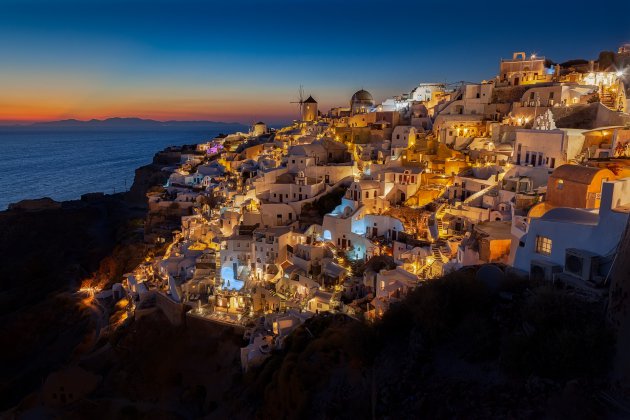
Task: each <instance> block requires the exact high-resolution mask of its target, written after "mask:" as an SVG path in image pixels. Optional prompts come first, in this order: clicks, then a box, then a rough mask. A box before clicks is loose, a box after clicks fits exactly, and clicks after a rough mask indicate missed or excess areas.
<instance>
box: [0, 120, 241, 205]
mask: <svg viewBox="0 0 630 420" xmlns="http://www.w3.org/2000/svg"><path fill="white" fill-rule="evenodd" d="M221 131H222V132H226V131H227V132H229V131H230V129H229V128H227V127H225V128H221V129H220V130H219V129H217V130H214V131H213V130H201V129H196V128H195V129H188V130H187V129H181V130H175V129H168V130H159V129H158V130H152V131H139V130H133V131H123V130H115V131H114V130H96V129H91V130H89V131H87V130H79V129H71V130H68V129H65V130H62V129H46V130H43V129H28V128H3V127H0V210H5V209H6V208H7V206H8V205H9V203H15V202H17V201H20V200H23V199H25V198H41V197H51V198H53V199H55V200H72V199H78V198H80V197H81V194H84V193H87V192H96V191H102V192H105V193H112V192H114V191H115V192H120V191H123V190H125V189H129V187H131V184H132V183H133V177H134V170H135V169H136V168H137V167H139V166H142V165H146V164H148V163H150V162H151V159H152V158H153V155H154V154H155V153H156V152H158V151H159V150H162V149H164V148H165V147H167V146H174V145H182V144H192V143H200V142H203V141H205V140H209V139H211V138H213V137H214V136H216V135H217V134H219V132H221Z"/></svg>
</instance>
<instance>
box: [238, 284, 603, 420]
mask: <svg viewBox="0 0 630 420" xmlns="http://www.w3.org/2000/svg"><path fill="white" fill-rule="evenodd" d="M612 355H613V339H612V334H611V333H610V331H609V330H608V329H607V328H606V324H605V319H604V312H603V308H602V307H601V306H600V305H599V304H592V305H591V304H585V303H584V302H581V301H578V300H576V299H575V298H571V297H569V296H567V295H566V294H564V293H562V292H560V291H556V290H552V289H550V288H548V287H546V286H534V287H532V286H531V285H528V284H527V283H526V282H522V281H517V280H513V281H507V282H506V283H505V284H503V285H502V286H501V290H499V291H497V292H490V291H489V290H488V289H487V288H486V286H485V285H484V284H483V283H481V282H478V281H477V280H475V279H474V275H471V274H470V273H456V274H454V275H451V276H448V277H447V278H444V279H441V280H436V281H433V282H430V283H428V284H426V285H425V286H423V287H420V288H419V289H417V290H416V291H415V292H414V293H413V294H412V295H411V296H409V297H408V298H407V299H405V300H404V301H403V302H401V303H400V304H399V305H397V306H396V307H394V308H392V309H391V310H390V311H389V312H388V313H387V314H386V315H385V317H384V318H383V320H382V321H381V322H379V323H378V324H376V325H374V326H367V325H365V324H362V323H360V322H358V321H355V320H352V319H349V318H346V317H343V316H321V317H317V318H314V319H312V320H310V321H308V322H307V323H306V324H305V325H304V326H303V327H302V328H300V329H299V330H297V331H296V332H295V333H294V334H293V335H292V336H291V337H290V339H289V340H288V341H287V346H286V348H285V350H284V351H283V352H281V353H278V354H276V355H274V356H273V357H272V358H271V359H270V360H268V361H267V362H266V364H265V365H263V366H262V367H261V368H260V369H257V370H255V371H252V372H250V373H249V374H248V375H247V376H246V377H245V378H244V384H243V391H242V392H244V393H245V395H247V398H246V401H252V404H251V405H250V406H249V407H248V409H249V410H251V411H249V412H247V410H243V408H242V407H241V408H239V409H237V410H236V411H235V412H234V415H238V414H246V415H255V416H256V417H258V418H296V419H297V418H505V417H512V418H541V417H545V416H549V417H550V418H600V417H601V416H605V415H610V413H609V412H606V409H605V408H604V407H603V405H602V404H601V401H600V399H599V396H600V392H601V391H602V390H603V389H605V388H606V387H607V386H608V385H607V381H606V377H607V373H608V371H609V368H610V362H611V359H612ZM238 394H239V395H240V393H238Z"/></svg>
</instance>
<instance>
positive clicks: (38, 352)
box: [0, 152, 179, 411]
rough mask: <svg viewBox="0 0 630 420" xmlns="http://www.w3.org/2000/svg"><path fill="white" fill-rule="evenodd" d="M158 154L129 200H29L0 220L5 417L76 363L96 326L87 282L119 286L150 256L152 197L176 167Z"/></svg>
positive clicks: (0, 399) (0, 390)
mask: <svg viewBox="0 0 630 420" xmlns="http://www.w3.org/2000/svg"><path fill="white" fill-rule="evenodd" d="M178 159H179V155H178V154H177V153H172V152H160V153H158V154H156V157H155V158H154V161H153V163H152V164H150V165H147V166H145V167H142V168H139V169H138V170H137V171H136V177H135V180H134V184H133V186H132V187H131V190H130V191H129V192H128V193H126V194H115V195H103V194H86V195H84V196H83V197H82V198H81V200H76V201H67V202H62V203H59V202H55V201H53V200H51V199H41V200H28V201H24V202H21V203H16V204H14V205H12V206H10V209H9V210H7V211H3V212H0V255H1V257H0V260H1V261H2V263H1V264H0V334H2V337H5V338H9V337H10V340H11V345H10V346H0V359H1V360H3V365H4V366H5V367H3V369H2V370H1V372H0V411H2V410H3V409H5V408H8V407H10V406H11V405H14V404H15V403H17V402H18V401H19V399H20V398H21V397H23V396H24V395H25V394H27V393H28V392H29V391H31V390H32V389H33V388H35V387H36V386H38V385H39V384H41V381H42V380H43V379H44V378H45V377H46V375H47V374H48V373H49V372H50V371H51V370H54V369H56V368H58V367H59V366H60V365H63V364H64V363H66V362H68V361H69V360H71V359H72V357H73V356H74V354H73V353H74V350H75V349H76V348H77V346H79V345H80V343H81V342H82V341H83V340H84V338H85V336H86V334H90V333H91V331H92V329H93V327H94V325H93V323H92V322H91V320H90V315H89V313H87V312H86V308H84V307H82V305H81V296H78V295H76V294H75V293H74V292H76V290H77V289H78V288H79V287H80V284H81V282H82V281H84V280H86V279H94V280H95V281H97V282H99V283H101V284H104V283H108V282H112V281H120V279H121V276H122V274H123V273H125V272H127V271H129V270H131V269H132V268H133V267H134V266H135V265H137V264H138V263H139V262H140V261H141V260H142V258H143V257H144V255H145V252H146V246H145V244H144V240H143V235H144V229H143V225H144V218H145V217H146V204H145V202H146V197H145V194H146V191H147V190H148V189H149V188H151V187H152V186H154V185H162V184H163V183H164V182H165V180H166V178H167V176H168V174H167V173H166V172H164V171H162V168H164V167H165V166H167V165H169V164H171V163H173V162H174V161H175V160H177V161H178Z"/></svg>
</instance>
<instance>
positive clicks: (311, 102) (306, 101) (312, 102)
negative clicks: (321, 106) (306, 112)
mask: <svg viewBox="0 0 630 420" xmlns="http://www.w3.org/2000/svg"><path fill="white" fill-rule="evenodd" d="M304 103H305V104H316V103H317V101H316V100H315V99H313V97H312V96H309V97H308V99H307V100H305V101H304Z"/></svg>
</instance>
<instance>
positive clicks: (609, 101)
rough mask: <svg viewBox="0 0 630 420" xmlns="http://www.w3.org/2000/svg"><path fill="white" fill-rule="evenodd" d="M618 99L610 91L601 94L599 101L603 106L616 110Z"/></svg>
mask: <svg viewBox="0 0 630 420" xmlns="http://www.w3.org/2000/svg"><path fill="white" fill-rule="evenodd" d="M616 99H617V97H616V96H615V95H614V94H613V93H612V92H610V91H607V90H604V91H603V92H601V93H600V94H599V101H600V102H601V103H602V105H604V106H606V107H608V108H610V109H614V107H615V102H616Z"/></svg>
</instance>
